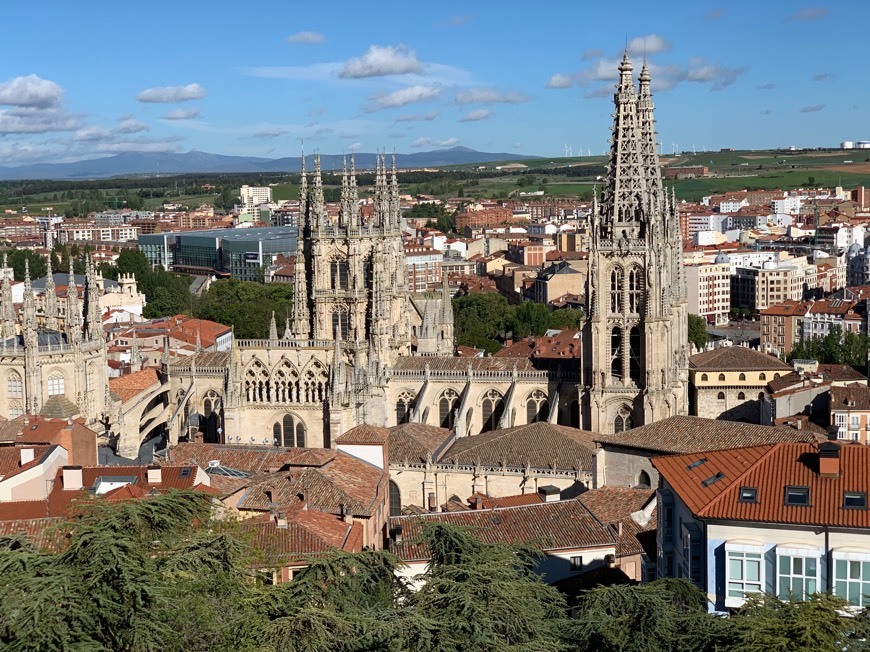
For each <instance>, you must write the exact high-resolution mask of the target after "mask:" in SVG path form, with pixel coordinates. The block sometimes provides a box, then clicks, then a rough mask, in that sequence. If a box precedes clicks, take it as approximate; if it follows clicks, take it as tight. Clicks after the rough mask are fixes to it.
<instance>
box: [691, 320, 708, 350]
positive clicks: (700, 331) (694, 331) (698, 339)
mask: <svg viewBox="0 0 870 652" xmlns="http://www.w3.org/2000/svg"><path fill="white" fill-rule="evenodd" d="M709 340H710V336H709V335H708V334H707V322H706V321H704V318H703V317H699V316H698V315H689V341H690V342H691V343H692V344H694V345H695V348H696V349H698V350H699V351H702V350H703V349H704V347H705V346H707V342H708V341H709Z"/></svg>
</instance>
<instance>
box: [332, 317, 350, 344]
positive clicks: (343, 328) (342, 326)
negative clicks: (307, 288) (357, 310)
mask: <svg viewBox="0 0 870 652" xmlns="http://www.w3.org/2000/svg"><path fill="white" fill-rule="evenodd" d="M336 334H338V337H339V338H340V339H342V340H347V335H348V318H347V313H346V312H343V311H341V310H336V311H335V312H333V313H332V333H331V337H335V336H336Z"/></svg>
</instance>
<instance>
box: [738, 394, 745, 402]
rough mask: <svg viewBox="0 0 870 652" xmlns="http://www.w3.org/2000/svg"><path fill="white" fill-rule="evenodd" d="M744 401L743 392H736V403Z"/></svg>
mask: <svg viewBox="0 0 870 652" xmlns="http://www.w3.org/2000/svg"><path fill="white" fill-rule="evenodd" d="M745 399H746V394H744V393H743V392H737V400H738V401H743V400H745Z"/></svg>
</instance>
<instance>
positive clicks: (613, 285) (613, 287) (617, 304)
mask: <svg viewBox="0 0 870 652" xmlns="http://www.w3.org/2000/svg"><path fill="white" fill-rule="evenodd" d="M620 299H622V268H621V267H617V268H615V269H614V270H613V271H612V272H610V312H612V313H616V312H622V310H621V303H622V302H621V301H620Z"/></svg>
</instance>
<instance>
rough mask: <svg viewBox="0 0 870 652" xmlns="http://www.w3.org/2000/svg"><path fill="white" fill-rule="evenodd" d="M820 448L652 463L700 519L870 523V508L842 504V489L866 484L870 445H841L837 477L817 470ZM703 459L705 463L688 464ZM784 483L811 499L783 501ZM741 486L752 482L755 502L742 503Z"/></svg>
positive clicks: (788, 446) (788, 447) (862, 488)
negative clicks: (804, 491) (799, 502)
mask: <svg viewBox="0 0 870 652" xmlns="http://www.w3.org/2000/svg"><path fill="white" fill-rule="evenodd" d="M818 450H819V449H818V446H816V445H814V444H800V443H779V444H773V445H771V446H755V447H752V448H741V449H734V450H725V451H709V452H705V453H696V454H693V455H678V456H672V457H657V458H654V459H653V465H654V466H655V467H656V468H657V469H658V471H659V473H660V474H661V475H662V477H663V478H664V479H665V480H666V481H667V483H668V484H669V485H670V486H671V487H672V488H673V489H674V491H675V492H676V493H677V494H678V495H679V496H680V498H681V499H682V500H683V502H685V503H686V505H687V506H688V508H689V509H691V510H692V513H693V514H695V515H696V516H698V517H700V518H710V519H727V520H739V521H757V522H764V523H787V524H795V525H815V526H824V525H828V526H835V527H862V528H867V527H870V510H868V509H846V508H844V506H843V499H844V493H845V492H865V493H866V492H867V491H868V487H870V447H867V446H864V445H862V444H847V445H844V446H841V447H840V454H839V475H838V476H837V477H822V476H821V475H820V474H819V452H818ZM701 459H706V462H704V463H702V464H700V465H697V466H695V467H694V468H691V469H690V468H689V466H690V465H692V464H693V463H695V462H698V461H699V460H701ZM719 474H722V475H721V476H720V479H718V480H716V481H713V482H710V479H711V478H714V477H717V476H718V475H719ZM705 481H706V484H707V486H705ZM788 486H800V487H807V488H808V489H809V503H810V504H809V505H807V506H797V505H786V504H785V500H784V497H785V489H786V487H788ZM742 487H754V488H755V489H756V490H757V501H756V502H741V501H740V493H741V488H742Z"/></svg>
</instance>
